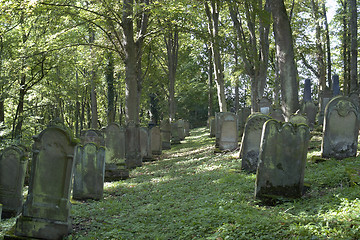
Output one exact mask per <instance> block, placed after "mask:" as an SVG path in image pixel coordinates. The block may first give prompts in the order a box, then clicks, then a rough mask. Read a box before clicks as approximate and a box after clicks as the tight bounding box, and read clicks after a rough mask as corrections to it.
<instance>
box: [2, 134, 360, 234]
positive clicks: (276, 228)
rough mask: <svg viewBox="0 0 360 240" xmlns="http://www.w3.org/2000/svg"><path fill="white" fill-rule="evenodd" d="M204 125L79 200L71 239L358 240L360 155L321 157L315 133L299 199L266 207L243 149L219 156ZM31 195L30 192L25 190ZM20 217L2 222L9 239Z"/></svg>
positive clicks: (3, 230)
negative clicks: (244, 166)
mask: <svg viewBox="0 0 360 240" xmlns="http://www.w3.org/2000/svg"><path fill="white" fill-rule="evenodd" d="M214 143H215V139H214V138H209V132H208V130H207V129H206V128H197V129H194V130H193V131H192V132H191V136H189V137H187V138H186V139H185V141H182V143H181V144H178V145H175V146H173V147H172V149H171V150H165V151H163V155H162V156H160V157H159V159H157V160H156V161H153V162H148V163H144V164H143V166H142V167H139V168H136V169H134V170H132V171H131V172H130V178H129V179H127V180H123V181H117V182H111V183H110V182H107V183H105V189H104V199H103V200H101V201H84V202H80V201H72V203H73V206H72V210H71V215H72V218H73V232H72V234H70V235H69V236H68V237H67V239H359V238H360V187H359V184H360V158H359V157H356V158H347V159H343V160H335V159H328V160H325V159H321V158H319V157H317V156H320V144H321V133H320V132H319V133H312V138H311V141H310V144H309V153H308V157H307V160H308V161H307V165H306V171H305V183H306V191H305V193H304V195H303V196H302V197H301V198H299V199H294V200H287V199H282V200H281V199H280V200H279V202H278V204H276V205H274V206H267V205H264V204H262V203H261V202H259V201H255V200H254V188H255V186H254V183H255V178H256V175H255V174H248V173H245V172H243V171H241V161H240V160H239V159H238V151H234V152H226V153H217V154H214V145H215V144H214ZM24 191H25V192H26V188H25V189H24ZM14 223H15V219H14V218H12V219H8V220H4V219H3V220H2V221H1V223H0V226H1V234H0V238H1V237H3V235H4V233H5V231H6V230H8V229H10V228H11V227H12V226H13V225H14Z"/></svg>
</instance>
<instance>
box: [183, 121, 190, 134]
mask: <svg viewBox="0 0 360 240" xmlns="http://www.w3.org/2000/svg"><path fill="white" fill-rule="evenodd" d="M184 127H185V137H188V136H190V123H189V122H188V121H185V122H184Z"/></svg>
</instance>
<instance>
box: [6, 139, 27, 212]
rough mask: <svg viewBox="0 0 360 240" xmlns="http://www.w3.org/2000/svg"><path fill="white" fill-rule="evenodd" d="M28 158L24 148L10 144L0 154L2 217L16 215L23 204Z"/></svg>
mask: <svg viewBox="0 0 360 240" xmlns="http://www.w3.org/2000/svg"><path fill="white" fill-rule="evenodd" d="M26 167H27V158H26V156H25V152H24V149H23V148H22V147H19V146H15V145H13V146H9V147H7V148H5V149H4V150H3V151H2V152H1V155H0V203H1V204H2V205H3V209H2V217H3V218H10V217H15V216H16V215H18V214H19V213H20V211H21V207H22V204H23V194H22V191H23V186H24V180H25V174H26Z"/></svg>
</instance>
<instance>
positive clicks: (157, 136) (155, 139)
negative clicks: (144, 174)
mask: <svg viewBox="0 0 360 240" xmlns="http://www.w3.org/2000/svg"><path fill="white" fill-rule="evenodd" d="M150 138H151V141H150V142H151V153H152V154H153V155H161V153H162V148H161V145H162V144H161V133H160V128H159V127H153V128H151V129H150Z"/></svg>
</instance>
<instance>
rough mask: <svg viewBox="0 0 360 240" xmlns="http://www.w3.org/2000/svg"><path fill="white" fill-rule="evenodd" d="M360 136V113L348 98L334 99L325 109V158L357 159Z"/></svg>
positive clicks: (323, 143)
mask: <svg viewBox="0 0 360 240" xmlns="http://www.w3.org/2000/svg"><path fill="white" fill-rule="evenodd" d="M358 134H359V112H358V109H357V107H356V105H355V104H354V103H353V102H352V101H350V99H349V98H348V97H343V96H337V97H335V98H333V99H332V100H331V101H330V102H329V103H328V105H327V106H326V109H325V120H324V126H323V140H322V144H321V153H322V157H324V158H331V157H333V158H336V159H343V158H347V157H355V156H356V153H357V145H358Z"/></svg>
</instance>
